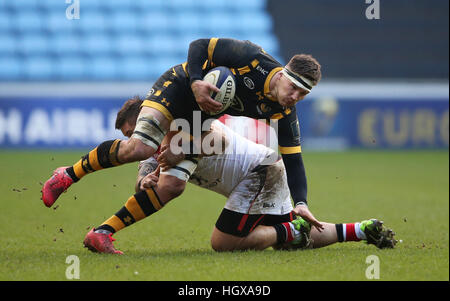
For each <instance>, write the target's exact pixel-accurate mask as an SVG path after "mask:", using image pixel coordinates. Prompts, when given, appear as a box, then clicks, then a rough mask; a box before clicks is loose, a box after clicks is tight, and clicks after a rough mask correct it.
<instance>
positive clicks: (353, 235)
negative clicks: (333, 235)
mask: <svg viewBox="0 0 450 301" xmlns="http://www.w3.org/2000/svg"><path fill="white" fill-rule="evenodd" d="M342 226H343V227H342V230H343V238H344V241H360V240H364V239H366V234H365V233H364V232H363V231H362V230H361V224H360V223H353V224H342Z"/></svg>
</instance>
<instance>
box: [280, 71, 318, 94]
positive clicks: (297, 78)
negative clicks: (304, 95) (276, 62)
mask: <svg viewBox="0 0 450 301" xmlns="http://www.w3.org/2000/svg"><path fill="white" fill-rule="evenodd" d="M282 72H283V74H284V75H285V76H286V77H287V78H289V79H290V81H291V82H293V83H294V84H295V85H296V86H297V87H299V88H302V89H305V90H306V91H308V92H311V89H312V87H313V86H314V85H313V84H312V82H311V81H310V80H309V79H307V78H305V77H304V76H301V75H298V74H297V73H295V72H292V71H291V70H289V69H287V68H283V71H282Z"/></svg>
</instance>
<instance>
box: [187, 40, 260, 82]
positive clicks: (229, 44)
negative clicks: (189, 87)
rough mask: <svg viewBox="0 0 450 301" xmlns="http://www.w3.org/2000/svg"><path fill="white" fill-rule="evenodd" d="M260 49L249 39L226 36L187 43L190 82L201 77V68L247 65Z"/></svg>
mask: <svg viewBox="0 0 450 301" xmlns="http://www.w3.org/2000/svg"><path fill="white" fill-rule="evenodd" d="M261 51H262V48H261V47H260V46H258V45H256V44H253V43H252V42H250V41H241V40H236V39H228V38H224V39H219V38H211V39H198V40H195V41H193V42H191V44H190V45H189V51H188V60H187V71H188V74H189V77H190V82H191V83H192V82H193V81H194V80H197V79H202V74H203V70H204V69H207V70H208V69H211V68H212V67H214V66H225V67H229V68H239V67H242V66H245V65H248V64H249V62H251V61H252V60H253V59H254V58H255V56H257V55H258V54H259V53H260V52H261ZM205 62H206V64H207V66H206V67H205Z"/></svg>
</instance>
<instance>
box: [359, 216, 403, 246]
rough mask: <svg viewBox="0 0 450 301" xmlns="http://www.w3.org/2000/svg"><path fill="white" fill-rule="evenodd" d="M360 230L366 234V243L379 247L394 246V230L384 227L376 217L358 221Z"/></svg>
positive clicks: (395, 241)
mask: <svg viewBox="0 0 450 301" xmlns="http://www.w3.org/2000/svg"><path fill="white" fill-rule="evenodd" d="M360 227H361V231H363V232H364V234H366V243H367V244H372V245H375V246H376V247H377V248H379V249H385V248H391V249H392V248H394V247H395V244H396V243H397V240H395V239H394V235H395V232H394V231H392V229H388V228H386V227H384V225H383V222H382V221H379V220H377V219H374V218H373V219H370V220H365V221H362V222H361V223H360Z"/></svg>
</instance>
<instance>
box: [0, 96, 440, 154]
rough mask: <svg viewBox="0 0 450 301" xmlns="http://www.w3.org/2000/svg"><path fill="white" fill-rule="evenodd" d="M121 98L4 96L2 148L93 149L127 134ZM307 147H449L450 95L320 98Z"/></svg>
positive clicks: (307, 105)
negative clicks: (119, 117) (121, 126)
mask: <svg viewBox="0 0 450 301" xmlns="http://www.w3.org/2000/svg"><path fill="white" fill-rule="evenodd" d="M123 102H124V98H121V97H103V98H102V97H29V96H27V97H0V148H15V149H18V148H54V149H70V148H92V147H95V146H96V145H98V144H99V143H101V142H103V141H105V140H109V139H115V138H123V136H122V134H121V133H120V131H118V130H116V129H115V128H114V124H115V118H116V114H117V111H118V110H119V109H120V107H121V106H122V104H123ZM297 112H298V117H299V121H300V129H301V139H302V147H303V148H305V149H318V150H343V149H348V148H369V149H418V148H448V145H449V102H448V99H435V98H434V99H420V100H418V99H415V100H408V99H398V98H396V99H386V98H384V99H339V100H337V99H333V98H316V99H310V100H307V101H302V102H300V103H298V104H297Z"/></svg>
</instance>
